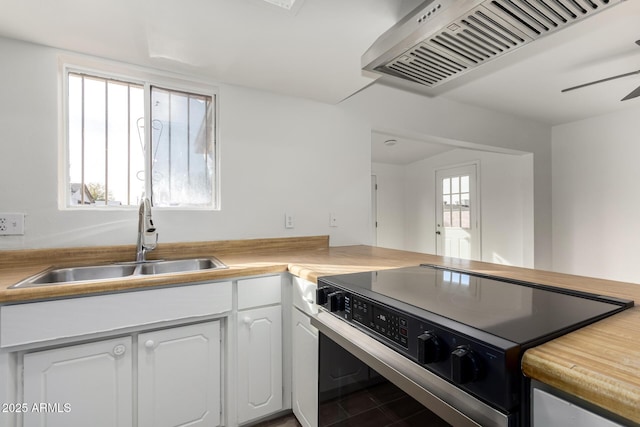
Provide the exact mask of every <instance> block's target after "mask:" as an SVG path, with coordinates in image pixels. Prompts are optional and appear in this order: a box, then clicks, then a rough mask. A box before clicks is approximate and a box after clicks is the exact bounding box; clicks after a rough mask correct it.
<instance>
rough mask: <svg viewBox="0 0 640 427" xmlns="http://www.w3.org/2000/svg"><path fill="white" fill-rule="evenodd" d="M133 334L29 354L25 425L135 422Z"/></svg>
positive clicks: (121, 425)
mask: <svg viewBox="0 0 640 427" xmlns="http://www.w3.org/2000/svg"><path fill="white" fill-rule="evenodd" d="M132 362H133V358H132V348H131V337H124V338H118V339H112V340H106V341H100V342H93V343H89V344H79V345H74V346H69V347H64V348H58V349H55V350H47V351H39V352H35V353H29V354H25V356H24V375H23V381H24V382H23V384H24V399H23V402H25V403H24V404H25V405H28V406H29V407H28V408H25V409H26V410H25V411H22V412H23V416H24V423H23V425H24V427H42V426H46V427H85V426H92V427H94V426H95V427H126V426H131V425H132V419H133V416H132V402H133V399H132V387H133V381H132Z"/></svg>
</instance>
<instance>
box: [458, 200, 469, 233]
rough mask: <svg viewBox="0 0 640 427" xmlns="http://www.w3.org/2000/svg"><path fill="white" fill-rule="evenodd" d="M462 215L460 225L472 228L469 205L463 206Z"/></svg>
mask: <svg viewBox="0 0 640 427" xmlns="http://www.w3.org/2000/svg"><path fill="white" fill-rule="evenodd" d="M460 215H461V216H460V226H461V227H462V228H471V214H470V210H469V206H468V205H467V206H461V208H460Z"/></svg>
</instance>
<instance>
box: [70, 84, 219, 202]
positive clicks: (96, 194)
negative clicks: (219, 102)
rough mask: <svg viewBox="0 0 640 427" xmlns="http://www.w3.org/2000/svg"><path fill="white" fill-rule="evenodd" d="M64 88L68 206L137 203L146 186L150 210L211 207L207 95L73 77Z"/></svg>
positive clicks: (212, 164) (211, 139) (212, 142)
mask: <svg viewBox="0 0 640 427" xmlns="http://www.w3.org/2000/svg"><path fill="white" fill-rule="evenodd" d="M68 88H69V92H68V166H69V181H68V184H69V186H68V188H69V191H70V192H69V197H68V204H69V205H71V206H128V205H137V204H138V203H139V202H140V200H141V198H142V196H143V194H144V192H145V188H147V184H148V186H149V187H150V188H151V196H152V201H153V204H154V206H178V207H180V206H199V207H200V206H205V207H213V205H214V177H215V135H214V132H213V130H214V124H213V118H214V114H213V111H214V108H215V105H214V102H213V101H214V98H213V97H212V96H205V95H201V94H193V93H186V92H180V91H173V90H168V89H164V88H159V87H154V86H149V85H146V86H145V85H141V84H136V83H131V82H125V81H120V80H115V79H107V78H103V77H96V76H91V75H86V74H79V73H69V74H68ZM145 90H149V91H150V95H149V98H148V99H150V100H151V108H150V109H149V111H150V112H151V117H150V118H149V120H146V118H145V108H144V99H145ZM146 123H150V125H149V127H150V128H151V135H150V138H149V140H147V138H145V127H146V126H147V125H146ZM147 149H148V150H149V155H148V156H147V157H145V152H146V150H147ZM145 159H146V160H145Z"/></svg>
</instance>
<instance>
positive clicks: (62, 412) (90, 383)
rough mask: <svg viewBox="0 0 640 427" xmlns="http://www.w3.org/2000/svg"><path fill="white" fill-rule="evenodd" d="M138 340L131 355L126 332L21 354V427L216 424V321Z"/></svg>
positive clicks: (206, 426) (218, 399)
mask: <svg viewBox="0 0 640 427" xmlns="http://www.w3.org/2000/svg"><path fill="white" fill-rule="evenodd" d="M137 338H138V346H137V358H134V356H133V354H134V352H133V351H132V350H133V349H132V342H133V337H132V336H127V337H123V338H118V339H110V340H104V341H97V342H92V343H88V344H77V345H72V346H68V347H61V348H57V349H53V350H46V351H38V352H33V353H27V354H25V355H24V359H23V361H24V362H23V363H24V376H23V377H24V378H23V384H24V399H23V402H28V405H29V408H27V410H26V411H24V412H25V414H24V427H40V426H47V427H58V426H59V427H86V426H92V427H93V426H97V427H127V426H132V425H137V426H138V427H177V426H187V425H188V426H199V427H216V426H218V425H220V407H221V405H220V402H221V396H220V393H221V381H220V375H221V374H220V351H221V348H220V322H219V321H211V322H206V323H198V324H193V325H187V326H179V327H174V328H169V329H162V330H157V331H153V332H146V333H142V334H140V335H138V337H137ZM135 368H137V378H134V374H133V372H135V371H136V369H135ZM134 385H137V390H138V393H137V404H138V406H137V408H134V402H135V401H136V400H135V399H134V396H133V394H132V390H133V389H134ZM34 404H35V405H36V406H35V407H34V406H33V405H34ZM134 409H137V413H138V422H137V424H136V423H133V420H134V415H133V414H134V412H135V411H134Z"/></svg>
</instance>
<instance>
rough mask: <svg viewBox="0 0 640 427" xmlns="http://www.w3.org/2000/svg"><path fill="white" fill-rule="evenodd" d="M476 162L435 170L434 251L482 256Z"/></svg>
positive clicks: (451, 255)
mask: <svg viewBox="0 0 640 427" xmlns="http://www.w3.org/2000/svg"><path fill="white" fill-rule="evenodd" d="M478 206H479V194H478V191H477V165H476V164H469V165H464V166H459V167H454V168H449V169H440V170H437V171H436V231H435V232H436V253H437V254H438V255H443V256H449V257H455V258H464V259H476V260H479V259H481V258H480V256H481V254H480V217H479V209H478Z"/></svg>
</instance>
